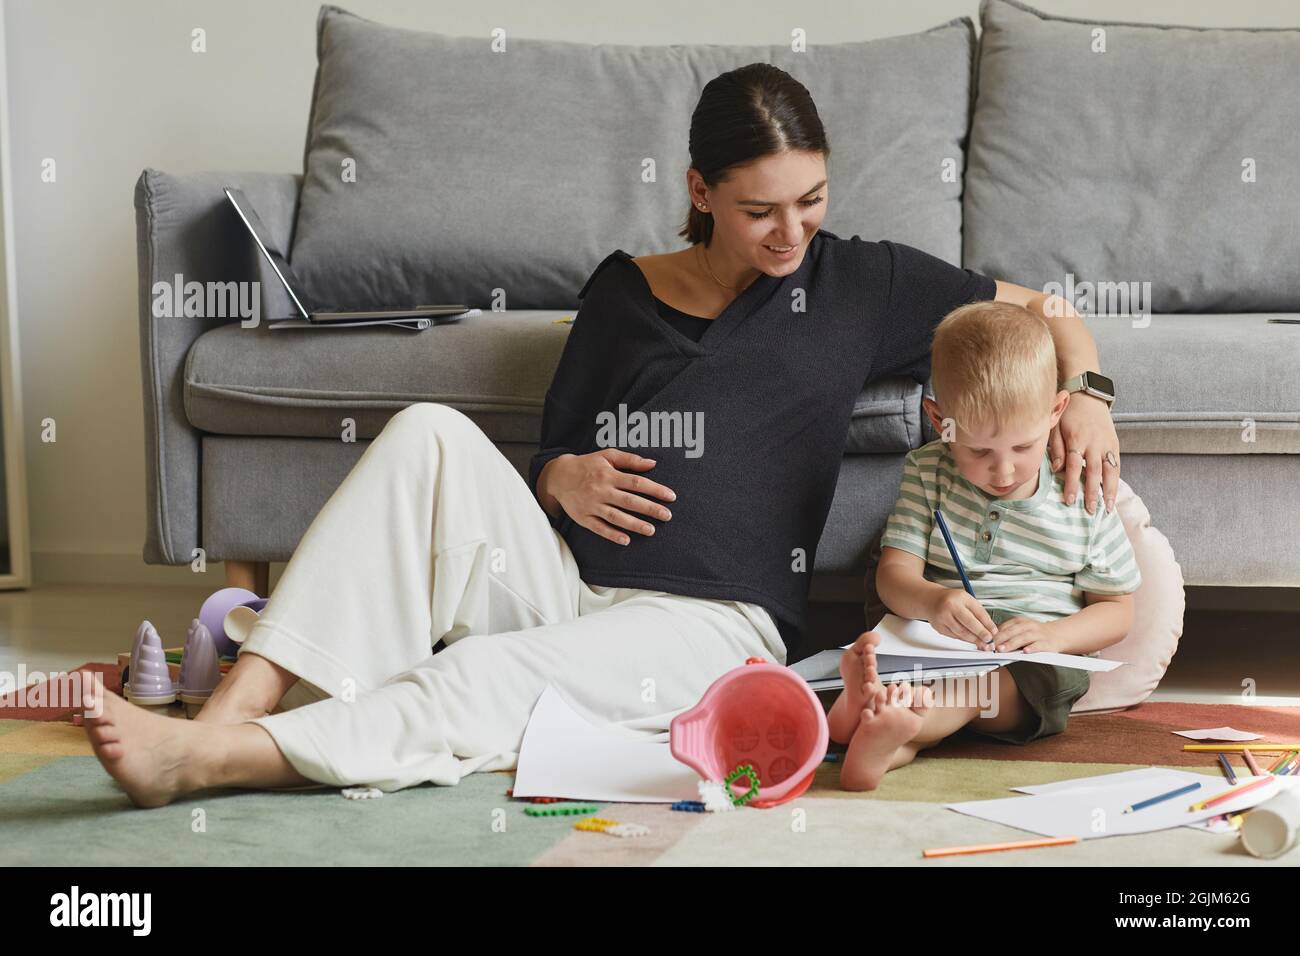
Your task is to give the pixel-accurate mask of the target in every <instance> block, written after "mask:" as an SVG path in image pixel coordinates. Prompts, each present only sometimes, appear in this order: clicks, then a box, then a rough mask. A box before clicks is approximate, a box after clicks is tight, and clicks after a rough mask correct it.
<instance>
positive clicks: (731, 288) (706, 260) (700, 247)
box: [695, 243, 740, 292]
mask: <svg viewBox="0 0 1300 956" xmlns="http://www.w3.org/2000/svg"><path fill="white" fill-rule="evenodd" d="M695 248H696V249H698V250H699V251H700V256H701V257H702V258H703V259H704V268H706V269H708V270H709V275H711V276H713V281H714V282H716V283H717V284H718V285H720V286H722V287H723V288H724V289H726V290H727V291H729V292H738V291H739V290H740V286H738V285H737V286H731V285H727V284H726V283H725V282H723V281H722V280H721V279H719V278H718V277H717V275H715V274H714V272H713V266H711V265H709V257H708V256H707V255H705V254H704V244H703V243H700V244H699V245H697V246H696V247H695Z"/></svg>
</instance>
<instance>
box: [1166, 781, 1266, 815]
mask: <svg viewBox="0 0 1300 956" xmlns="http://www.w3.org/2000/svg"><path fill="white" fill-rule="evenodd" d="M1272 780H1273V778H1272V777H1260V778H1259V779H1258V780H1255V781H1253V782H1251V783H1243V784H1242V785H1241V786H1240V787H1233V788H1232V789H1231V790H1225V791H1223V793H1219V794H1215V795H1214V796H1213V797H1210V798H1209V799H1208V800H1202V801H1200V802H1199V803H1193V804H1192V805H1191V806H1190V807H1188V808H1187V809H1188V810H1189V811H1191V812H1195V811H1197V810H1204V809H1206V808H1207V807H1212V806H1214V805H1215V804H1216V803H1223V802H1224V801H1225V800H1231V799H1232V798H1233V797H1236V796H1240V795H1241V794H1243V793H1249V792H1250V791H1251V790H1258V789H1259V788H1260V787H1262V786H1264V785H1266V784H1268V783H1271V782H1272Z"/></svg>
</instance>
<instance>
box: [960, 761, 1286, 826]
mask: <svg viewBox="0 0 1300 956" xmlns="http://www.w3.org/2000/svg"><path fill="white" fill-rule="evenodd" d="M1153 769H1156V770H1160V769H1161V768H1153ZM1163 772H1165V773H1168V774H1170V775H1171V777H1173V778H1175V779H1172V780H1170V779H1165V780H1163V781H1162V780H1161V779H1160V778H1159V777H1157V776H1154V775H1148V776H1145V777H1143V778H1142V779H1137V780H1134V779H1130V780H1128V781H1126V782H1119V783H1112V784H1110V785H1107V786H1089V787H1076V786H1071V787H1068V788H1067V789H1056V790H1049V791H1048V792H1046V793H1039V794H1035V795H1033V796H1024V797H1007V798H1003V799H999V800H972V801H968V802H966V803H950V804H946V806H947V807H948V809H949V810H956V811H957V812H958V813H964V814H966V815H967V816H972V817H978V818H980V819H982V820H991V821H993V822H994V823H1002V824H1005V825H1007V826H1009V827H1015V828H1016V829H1018V830H1028V831H1029V832H1030V833H1039V834H1042V835H1043V836H1077V837H1078V838H1079V839H1081V840H1091V839H1095V838H1097V837H1107V836H1120V835H1123V834H1130V833H1151V832H1153V831H1155V830H1167V829H1169V828H1171V827H1181V826H1186V825H1188V824H1191V823H1200V822H1202V821H1204V820H1209V819H1210V818H1212V817H1217V816H1219V815H1220V814H1223V813H1230V812H1235V811H1237V810H1244V809H1247V808H1249V807H1253V806H1255V805H1257V804H1259V803H1263V802H1264V801H1265V800H1268V799H1271V798H1272V797H1273V796H1275V795H1276V794H1277V793H1278V791H1279V790H1280V789H1281V787H1283V786H1285V784H1283V783H1281V782H1280V781H1281V780H1282V779H1283V778H1280V777H1272V778H1271V783H1270V784H1269V785H1266V786H1263V787H1260V788H1258V789H1256V790H1252V791H1251V792H1249V793H1244V794H1242V795H1241V796H1239V797H1235V798H1234V799H1232V800H1225V801H1224V802H1223V803H1220V804H1217V805H1216V806H1213V807H1209V808H1208V809H1205V810H1197V811H1189V810H1188V809H1187V808H1188V807H1189V806H1190V805H1191V804H1193V803H1196V802H1197V801H1200V800H1204V799H1206V798H1207V797H1213V796H1215V795H1216V794H1218V793H1220V792H1222V791H1223V790H1226V789H1228V785H1227V781H1216V780H1214V779H1213V778H1203V779H1202V780H1201V781H1185V780H1181V781H1180V780H1178V779H1176V778H1177V777H1179V776H1182V774H1181V773H1180V772H1178V771H1163ZM1128 773H1131V771H1129V772H1128ZM1114 776H1123V774H1115V775H1114ZM1253 779H1254V778H1253V777H1249V776H1245V775H1242V776H1239V777H1238V778H1237V780H1238V781H1239V782H1241V783H1249V782H1250V781H1251V780H1253ZM1062 782H1063V783H1067V784H1075V783H1077V781H1062ZM1188 782H1193V783H1195V782H1200V783H1201V784H1202V786H1201V789H1200V790H1199V791H1196V792H1193V793H1186V794H1183V795H1182V796H1179V797H1174V798H1173V799H1171V800H1165V801H1164V802H1162V803H1157V804H1155V805H1153V806H1150V807H1146V808H1145V809H1142V810H1138V811H1137V812H1136V813H1124V812H1122V811H1123V810H1124V808H1125V807H1127V806H1129V805H1131V804H1134V803H1137V802H1138V801H1141V800H1145V799H1147V798H1148V797H1154V796H1157V795H1158V794H1160V793H1161V792H1163V791H1164V790H1172V789H1174V788H1175V787H1177V786H1181V785H1183V784H1185V783H1188ZM1165 783H1169V786H1167V787H1166V786H1164V784H1165ZM1153 784H1154V785H1153ZM1045 786H1049V787H1058V788H1059V784H1046V785H1045ZM1098 824H1100V825H1101V826H1100V831H1098V830H1095V829H1094V826H1096V825H1098Z"/></svg>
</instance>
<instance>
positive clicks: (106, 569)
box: [32, 551, 284, 591]
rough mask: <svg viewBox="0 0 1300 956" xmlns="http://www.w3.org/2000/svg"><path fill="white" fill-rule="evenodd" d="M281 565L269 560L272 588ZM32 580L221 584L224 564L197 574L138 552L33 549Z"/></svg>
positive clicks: (214, 586) (211, 564)
mask: <svg viewBox="0 0 1300 956" xmlns="http://www.w3.org/2000/svg"><path fill="white" fill-rule="evenodd" d="M283 567H284V565H283V563H281V562H274V561H273V562H272V563H271V587H272V588H274V587H275V583H276V581H278V580H279V578H280V572H281V570H282V569H283ZM32 582H33V584H34V585H40V584H145V585H157V586H161V587H185V588H192V587H205V588H207V587H210V588H211V589H212V590H214V591H215V590H217V589H218V588H221V587H224V586H225V583H226V566H225V564H224V563H223V562H221V561H214V562H209V563H208V565H207V567H206V568H205V569H204V570H203V571H202V572H201V573H200V572H198V571H192V570H190V566H189V565H188V564H183V565H178V566H173V565H163V564H145V563H144V559H143V558H141V557H140V555H138V554H91V553H87V552H82V551H33V552H32Z"/></svg>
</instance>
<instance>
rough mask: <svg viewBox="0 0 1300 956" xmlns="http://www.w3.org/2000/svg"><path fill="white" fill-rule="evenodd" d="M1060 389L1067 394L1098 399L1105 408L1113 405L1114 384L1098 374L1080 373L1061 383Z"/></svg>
mask: <svg viewBox="0 0 1300 956" xmlns="http://www.w3.org/2000/svg"><path fill="white" fill-rule="evenodd" d="M1061 388H1063V389H1065V390H1066V391H1067V392H1083V393H1084V394H1085V395H1092V396H1093V397H1095V398H1100V399H1101V400H1102V401H1103V402H1105V403H1106V407H1107V408H1110V406H1112V405H1114V404H1115V383H1114V382H1112V381H1111V380H1110V379H1108V378H1107V377H1106V376H1105V375H1102V374H1101V373H1100V372H1082V373H1080V374H1078V375H1076V376H1074V378H1072V379H1069V380H1068V381H1065V382H1062V383H1061Z"/></svg>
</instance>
